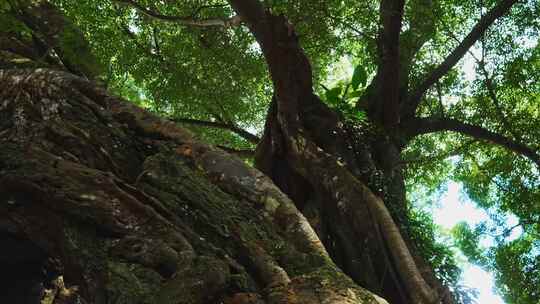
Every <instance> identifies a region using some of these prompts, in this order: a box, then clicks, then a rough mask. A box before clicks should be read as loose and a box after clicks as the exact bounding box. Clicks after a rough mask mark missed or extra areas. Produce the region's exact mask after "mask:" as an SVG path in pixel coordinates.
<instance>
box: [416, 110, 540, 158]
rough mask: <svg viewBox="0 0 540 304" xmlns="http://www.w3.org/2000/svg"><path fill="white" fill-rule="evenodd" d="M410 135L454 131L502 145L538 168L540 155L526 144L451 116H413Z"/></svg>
mask: <svg viewBox="0 0 540 304" xmlns="http://www.w3.org/2000/svg"><path fill="white" fill-rule="evenodd" d="M409 128H410V129H409V131H408V135H409V136H411V137H414V136H417V135H420V134H427V133H433V132H439V131H454V132H458V133H461V134H465V135H469V136H471V137H473V138H476V139H482V140H486V141H489V142H492V143H494V144H497V145H500V146H503V147H505V148H507V149H509V150H511V151H513V152H515V153H518V154H521V155H523V156H525V157H527V158H528V159H530V160H531V161H533V162H534V163H535V164H536V165H537V166H538V167H539V168H540V155H539V154H538V151H535V150H533V149H531V148H529V147H528V146H526V145H524V144H522V143H520V142H517V141H514V140H512V139H510V138H507V137H504V136H502V135H500V134H497V133H495V132H492V131H489V130H487V129H484V128H482V127H479V126H475V125H471V124H468V123H464V122H461V121H458V120H455V119H451V118H415V119H413V120H412V121H411V123H410V125H409Z"/></svg>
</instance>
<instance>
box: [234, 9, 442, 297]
mask: <svg viewBox="0 0 540 304" xmlns="http://www.w3.org/2000/svg"><path fill="white" fill-rule="evenodd" d="M230 3H231V5H232V6H233V7H234V9H235V10H236V12H237V13H238V14H240V15H241V16H242V18H243V20H245V22H246V23H247V25H248V26H249V28H250V30H251V32H252V33H253V35H254V36H255V38H256V39H257V41H258V42H259V44H260V46H261V49H262V51H263V54H264V56H265V58H266V62H267V63H268V68H269V71H270V75H271V78H272V81H273V85H274V98H273V101H272V105H271V106H270V110H269V113H268V117H267V124H266V127H265V133H264V136H263V139H262V142H261V144H260V145H259V146H258V149H257V156H256V164H257V166H258V168H259V169H261V170H262V171H263V172H265V173H266V174H268V175H269V176H270V177H271V178H272V179H273V180H274V182H275V183H276V184H277V185H278V186H279V187H280V189H281V190H282V191H283V192H285V193H287V194H288V195H289V196H290V197H291V199H292V200H293V201H294V202H295V203H296V206H297V207H298V208H299V209H300V210H301V211H302V212H303V213H304V215H306V217H307V218H308V220H309V222H310V224H311V225H312V226H313V227H314V229H315V231H317V233H318V235H319V237H320V239H321V240H322V241H323V243H324V244H325V246H326V248H327V249H328V251H329V253H330V255H331V257H332V258H333V260H334V261H335V262H336V263H337V264H338V265H339V266H340V267H341V269H343V270H344V271H345V272H346V273H347V274H348V275H349V276H351V277H352V278H353V279H354V280H355V281H356V282H357V283H358V284H361V285H362V286H365V287H366V288H368V289H370V290H372V291H375V292H377V293H379V294H381V295H383V296H384V297H385V298H387V299H388V300H389V301H390V302H391V303H430V304H432V303H439V302H444V303H451V302H452V297H451V295H450V293H449V291H448V288H446V287H444V286H443V285H442V284H441V283H440V282H439V281H438V280H437V279H436V278H435V276H434V274H433V271H432V270H431V269H430V267H429V266H428V265H427V264H426V263H425V262H424V261H423V260H422V259H421V258H420V257H419V256H417V255H415V254H414V247H413V244H411V243H410V242H409V241H408V238H407V236H406V233H405V232H404V231H401V230H400V229H399V226H400V224H405V223H403V221H405V220H406V219H405V217H404V215H405V213H404V212H403V210H405V208H406V200H405V189H404V181H403V176H402V173H401V168H400V166H399V161H400V152H401V149H402V148H403V145H404V143H405V142H404V137H403V136H401V135H400V134H399V129H398V128H397V125H398V123H399V115H397V116H396V113H397V112H395V111H398V110H399V100H398V98H399V94H398V90H399V89H400V88H399V85H398V84H399V82H398V79H397V78H396V77H395V75H397V74H398V73H399V65H398V64H396V62H395V58H389V57H391V56H395V57H397V56H399V54H398V52H397V50H395V46H392V47H390V48H391V49H393V51H388V50H386V51H385V50H384V48H385V47H389V46H391V44H392V43H397V42H396V41H395V40H397V39H398V38H399V35H398V34H396V33H395V32H396V31H397V33H399V28H400V25H401V15H400V14H399V16H398V17H399V20H397V21H396V20H390V21H388V22H387V23H388V24H389V28H388V29H385V31H383V37H384V39H383V41H382V42H381V44H382V46H381V49H382V50H381V53H382V54H384V55H381V61H382V63H383V65H382V66H383V68H381V70H380V71H379V72H378V75H377V76H376V77H375V79H376V80H375V83H374V84H373V88H371V89H370V90H372V93H371V94H368V95H369V100H368V101H367V103H369V104H370V107H369V112H368V114H369V117H370V119H371V122H372V123H371V124H366V125H364V126H362V125H357V124H356V125H355V124H350V123H347V122H345V121H344V120H343V119H342V117H340V116H339V115H338V114H336V113H334V112H333V111H332V110H331V109H329V108H328V107H327V106H325V105H324V104H323V103H322V102H321V100H320V99H319V98H318V97H317V96H316V95H315V94H314V93H313V88H312V87H313V85H312V73H311V66H310V63H309V60H308V59H307V57H306V56H305V55H304V53H303V51H302V48H301V47H300V45H299V42H298V39H297V36H296V34H295V33H294V30H293V29H292V28H291V27H292V25H291V24H289V23H288V21H287V19H286V18H285V17H283V16H275V15H273V14H272V13H271V12H270V11H268V10H265V9H264V8H263V6H262V4H260V3H259V2H258V1H232V0H231V1H230ZM395 5H396V6H399V4H395ZM402 5H403V3H401V8H402ZM391 6H392V5H391ZM387 9H392V7H389V8H387ZM382 15H383V16H382V19H383V20H385V18H393V17H392V16H390V17H389V16H388V15H387V14H386V13H385V12H383V13H382ZM391 15H394V14H391ZM385 22H386V21H385ZM396 35H397V36H396ZM387 61H388V62H387ZM387 78H389V79H387ZM386 82H391V83H392V84H393V85H391V86H388V85H385V84H386ZM389 91H394V92H389ZM392 108H393V109H392ZM388 112H390V113H388ZM387 114H388V115H387ZM389 210H392V211H393V212H390V211H389ZM399 215H401V216H402V217H401V218H400V217H399Z"/></svg>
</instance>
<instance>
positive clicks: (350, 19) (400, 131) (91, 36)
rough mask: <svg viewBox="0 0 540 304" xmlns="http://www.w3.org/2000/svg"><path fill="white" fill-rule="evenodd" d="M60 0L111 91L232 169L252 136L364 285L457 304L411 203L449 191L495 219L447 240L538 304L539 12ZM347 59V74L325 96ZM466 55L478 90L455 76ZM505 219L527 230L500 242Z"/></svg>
mask: <svg viewBox="0 0 540 304" xmlns="http://www.w3.org/2000/svg"><path fill="white" fill-rule="evenodd" d="M54 3H55V4H56V5H58V7H59V8H61V9H62V10H63V12H64V13H65V14H66V15H67V16H69V17H70V18H72V20H74V22H75V23H76V24H77V25H78V26H79V27H80V29H81V30H82V32H83V33H85V34H86V36H87V38H88V41H89V42H90V46H91V47H92V49H93V50H94V53H95V54H96V57H97V60H98V61H101V63H102V65H103V66H105V67H106V70H107V72H106V73H102V74H101V77H102V81H104V82H105V83H106V84H107V85H108V86H109V88H110V89H111V90H113V91H115V92H117V93H119V94H122V95H124V96H127V97H130V98H131V99H133V100H134V101H138V103H139V104H141V105H143V106H145V107H148V108H150V109H152V110H153V111H155V112H157V113H159V114H160V115H164V116H166V117H169V118H170V119H173V120H176V121H178V122H182V123H184V124H186V125H190V126H192V128H193V130H194V131H195V132H197V134H199V135H200V136H201V137H202V138H205V139H207V140H211V141H212V142H214V143H216V144H218V145H220V146H222V147H223V148H226V149H227V150H229V151H231V152H237V153H239V154H241V155H243V156H249V155H250V154H251V153H250V152H249V151H247V150H249V149H253V148H254V144H255V143H258V142H259V138H261V140H260V143H259V144H258V146H257V153H256V156H255V164H256V166H257V167H258V168H259V169H261V170H262V171H263V172H265V173H266V174H267V175H268V176H270V177H271V178H272V179H273V181H274V182H275V183H276V185H277V186H279V188H280V189H281V190H282V191H283V192H285V193H286V194H288V195H289V197H290V198H291V199H292V200H293V201H294V202H295V204H296V206H297V207H298V209H300V210H301V211H302V212H303V214H304V215H305V216H306V217H307V218H308V220H309V222H310V223H311V225H312V226H313V228H314V229H315V231H316V232H317V234H318V236H319V238H320V239H321V240H322V242H323V243H324V244H325V247H326V249H327V250H328V252H329V254H330V256H331V257H332V259H333V260H334V262H335V263H336V264H337V265H338V266H339V267H340V268H341V269H342V270H343V271H345V273H347V274H348V275H349V276H350V277H351V278H352V279H353V280H354V281H355V282H357V283H358V284H360V285H361V286H364V287H366V288H367V289H369V290H371V291H374V292H376V293H378V294H380V295H382V296H384V297H385V298H387V299H388V300H389V301H390V302H391V303H408V302H414V303H417V302H425V303H435V302H437V301H439V300H440V299H443V302H445V303H449V302H451V301H452V296H450V293H449V292H448V289H447V288H446V287H444V286H445V285H446V286H449V287H450V289H451V291H453V293H454V296H453V298H454V299H456V298H458V299H459V297H460V291H459V290H458V289H457V286H458V285H457V283H458V277H459V274H458V271H457V270H456V266H455V262H453V260H452V259H451V252H450V251H449V250H448V249H447V248H445V247H444V246H441V245H440V244H436V243H434V242H433V241H432V240H430V238H429V236H430V235H431V234H432V233H433V232H432V229H433V226H432V225H429V219H426V218H425V215H423V214H422V213H420V212H419V211H418V210H415V209H414V208H412V206H414V204H412V203H413V202H411V201H410V199H409V201H408V200H407V197H406V189H408V190H409V191H415V193H417V192H419V191H426V192H428V193H429V192H433V191H435V190H436V189H438V188H439V187H440V186H441V185H442V184H444V181H446V180H448V179H449V178H453V179H455V180H458V181H461V182H463V184H464V185H465V188H466V190H467V193H468V194H469V195H470V196H471V198H473V199H474V200H475V201H476V202H477V203H478V204H479V205H480V206H482V207H485V208H487V209H489V210H491V211H492V214H493V215H494V217H495V218H499V219H500V225H499V228H497V227H478V228H477V229H474V231H471V229H467V227H465V226H462V227H460V228H459V229H456V231H455V234H456V236H458V239H459V240H460V241H459V244H461V245H463V246H462V247H463V248H464V249H465V248H467V247H466V246H469V247H468V249H469V250H465V252H466V253H471V258H475V259H474V260H475V261H477V262H479V263H480V262H481V263H482V264H483V265H484V266H487V267H490V268H492V269H493V270H495V271H496V273H497V282H498V285H499V287H500V290H501V291H502V292H503V294H504V295H505V297H506V299H507V301H508V302H511V303H534V302H535V301H537V300H538V297H539V296H540V295H538V294H537V293H535V291H534V290H538V288H537V287H538V285H537V284H536V285H535V284H533V285H532V287H530V286H524V285H523V286H521V285H522V284H530V283H531V282H533V283H534V282H535V281H534V280H533V279H532V278H534V277H536V275H535V274H536V273H537V272H538V271H537V270H538V264H539V262H538V254H537V252H538V232H539V230H538V229H539V227H538V222H539V221H538V214H539V210H538V208H539V204H538V202H539V201H540V192H539V187H538V186H539V183H540V181H539V178H538V177H539V176H538V175H539V173H538V168H539V166H540V156H539V153H538V147H539V139H538V138H539V136H538V135H539V134H538V132H539V131H538V122H539V115H540V113H539V108H540V107H539V105H540V100H539V96H538V92H539V90H538V89H539V88H538V83H539V82H538V81H537V80H538V79H536V78H537V75H538V67H539V65H538V62H539V61H538V30H539V24H538V20H539V18H538V15H539V5H538V3H536V2H535V1H521V2H518V1H505V0H502V1H497V2H492V1H485V2H465V3H463V2H462V1H459V2H457V1H423V0H418V1H408V2H404V1H381V2H380V3H379V2H369V1H367V2H364V3H356V2H354V1H294V2H278V1H267V2H264V3H262V2H258V1H255V0H252V1H230V2H229V3H225V2H215V3H214V2H207V3H206V2H205V3H199V2H197V1H193V2H191V1H185V2H183V3H181V4H178V3H174V2H162V3H154V2H152V1H138V2H136V1H130V0H125V1H124V0H121V1H116V2H112V3H108V2H107V3H102V2H94V1H88V2H76V3H75V2H72V1H54ZM97 10H99V11H100V14H95V12H96V11H97ZM3 11H4V12H5V14H9V15H10V16H18V17H17V18H15V19H16V20H18V21H17V22H18V23H17V22H15V21H14V24H17V26H19V27H18V28H17V29H16V30H17V31H16V32H17V33H19V32H20V31H21V28H22V32H26V34H27V36H26V37H27V38H26V39H27V41H24V39H23V38H20V39H19V38H16V40H17V41H18V42H24V43H25V44H26V45H28V44H29V43H30V42H29V41H30V40H31V43H33V44H36V43H35V41H34V40H36V39H35V38H34V36H35V37H37V38H40V39H39V40H40V41H41V44H43V45H45V46H46V47H45V49H51V48H52V49H55V47H56V48H58V49H59V50H62V48H61V47H60V46H59V45H58V43H57V42H55V41H48V40H47V31H45V30H44V29H43V28H40V27H37V29H36V27H35V26H34V27H32V24H31V23H30V24H29V22H28V21H25V18H23V17H21V16H24V15H25V13H26V14H30V15H32V14H31V13H32V12H31V11H30V12H27V9H26V7H25V6H24V5H21V4H20V3H18V2H16V1H12V2H8V3H7V4H6V5H5V8H4V7H3ZM26 19H28V18H26ZM5 20H11V19H5ZM21 22H22V24H21ZM7 32H8V33H9V35H8V37H10V39H14V38H12V37H11V36H12V35H11V34H12V33H13V32H14V30H11V31H7ZM39 40H38V41H39ZM18 42H17V43H18ZM3 45H4V44H3ZM5 45H6V46H7V47H3V49H4V50H5V51H4V53H6V52H7V53H9V54H10V56H11V55H12V54H17V55H18V56H22V57H24V58H27V59H32V60H33V61H35V59H36V58H32V57H29V56H28V55H26V54H24V53H22V52H21V51H20V50H13V46H14V45H16V44H14V43H13V40H10V43H9V44H5ZM8 48H11V49H8ZM55 51H56V49H55ZM7 53H6V54H7ZM56 53H58V51H57V52H56ZM60 53H61V52H60ZM467 53H468V54H469V55H467ZM343 56H346V57H347V56H348V57H347V58H351V60H352V61H353V62H354V64H355V66H356V68H355V69H354V72H353V75H352V79H351V80H350V81H348V80H347V79H345V80H343V81H341V82H337V83H330V84H328V83H327V85H324V82H325V81H326V79H327V76H328V75H329V73H331V72H332V70H331V67H332V65H331V63H333V62H336V61H337V59H338V58H341V57H343ZM464 56H469V57H470V58H469V59H468V60H469V62H471V61H472V62H475V64H474V66H475V68H476V69H477V73H476V75H477V76H476V77H470V75H467V74H463V73H462V72H461V71H460V70H459V69H457V67H458V65H459V64H460V60H462V59H463V58H464ZM34 57H35V56H34ZM56 57H58V58H62V55H58V56H56ZM308 58H309V59H308ZM39 59H40V60H41V59H42V58H41V57H39ZM60 60H61V61H62V63H63V66H64V67H65V69H67V70H69V71H71V72H74V73H76V74H79V75H85V76H87V77H88V78H93V77H95V75H97V74H99V73H94V74H92V73H84V72H80V70H81V69H80V68H78V69H77V68H74V67H72V68H70V65H69V64H65V62H64V61H66V62H68V61H69V60H68V59H66V60H63V59H60ZM264 62H266V67H267V68H268V71H269V73H268V72H267V69H266V68H265V65H264ZM74 66H75V67H77V65H74ZM91 66H97V65H91ZM325 87H326V89H325ZM328 87H330V88H328ZM317 93H319V96H323V95H324V100H321V99H320V98H319V97H318V96H317ZM272 96H273V97H272ZM325 103H326V104H325ZM268 104H269V110H268V111H266V108H267V107H268ZM265 113H266V118H265V119H264V117H265V116H264V115H265ZM263 121H266V122H265V124H266V125H265V128H264V132H261V131H260V130H261V129H262V122H263ZM447 131H450V132H447ZM255 133H258V134H255ZM454 155H456V156H458V157H453V158H449V156H454ZM381 199H382V200H381ZM507 213H512V214H515V215H516V216H517V217H518V218H519V220H520V222H519V226H520V227H521V229H522V231H523V233H522V234H521V236H520V238H519V239H517V240H513V241H511V242H509V241H507V236H508V235H509V231H510V230H511V229H514V228H513V227H505V225H504V218H503V215H504V214H507ZM491 230H496V231H491ZM488 233H489V234H497V235H499V236H498V237H497V238H496V245H495V246H494V247H493V248H491V249H490V250H489V251H488V252H487V253H482V252H481V251H480V250H479V249H478V248H470V245H473V244H472V242H471V240H473V239H475V238H478V237H481V236H482V235H483V234H488ZM479 252H480V253H479ZM472 253H477V254H472ZM516 261H520V263H516ZM510 265H514V267H511V266H510ZM516 265H518V266H519V267H515V266H516ZM433 269H435V270H436V271H435V272H434V271H433ZM523 278H531V279H528V280H523ZM516 287H517V288H516Z"/></svg>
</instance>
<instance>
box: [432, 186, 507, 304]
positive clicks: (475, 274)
mask: <svg viewBox="0 0 540 304" xmlns="http://www.w3.org/2000/svg"><path fill="white" fill-rule="evenodd" d="M433 219H434V221H435V223H437V224H439V225H441V226H442V227H443V228H445V229H451V228H452V227H454V225H456V224H457V223H459V222H461V221H465V222H467V223H468V224H469V225H471V226H474V225H475V224H478V223H480V222H481V221H486V220H488V221H489V216H488V214H487V213H486V212H485V211H483V210H481V209H477V208H476V206H475V204H474V202H472V201H471V200H470V199H469V198H468V197H467V196H466V195H465V194H464V193H463V191H462V187H461V185H460V184H458V183H456V182H452V181H450V182H449V183H448V190H447V191H446V192H445V193H444V194H443V195H442V197H441V201H440V205H438V206H435V207H434V209H433ZM511 220H513V219H511ZM463 285H465V286H468V287H473V288H476V289H478V292H479V295H478V299H477V302H478V303H479V304H504V301H503V300H502V298H501V297H500V296H499V295H497V294H495V292H494V290H493V289H494V280H493V275H492V274H490V273H488V272H486V271H484V270H483V269H482V268H480V267H478V266H474V265H471V264H468V263H466V264H465V265H464V267H463Z"/></svg>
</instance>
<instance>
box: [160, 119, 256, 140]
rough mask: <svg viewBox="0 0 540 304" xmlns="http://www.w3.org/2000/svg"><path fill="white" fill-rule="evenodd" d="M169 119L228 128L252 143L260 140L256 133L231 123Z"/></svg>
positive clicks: (202, 125) (209, 126)
mask: <svg viewBox="0 0 540 304" xmlns="http://www.w3.org/2000/svg"><path fill="white" fill-rule="evenodd" d="M170 120H171V121H174V122H178V123H182V124H189V125H194V126H200V127H207V128H216V129H222V130H229V131H231V132H233V133H235V134H236V135H238V136H240V137H242V138H243V139H245V140H247V141H249V142H250V143H253V144H258V143H259V141H260V140H261V139H260V138H259V137H258V136H257V135H255V134H253V133H250V132H248V131H246V130H244V129H242V128H239V127H238V126H236V125H235V124H232V123H225V122H215V121H206V120H199V119H191V118H170Z"/></svg>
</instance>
